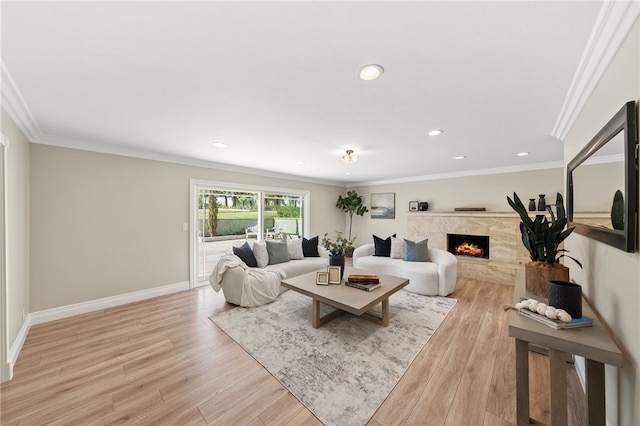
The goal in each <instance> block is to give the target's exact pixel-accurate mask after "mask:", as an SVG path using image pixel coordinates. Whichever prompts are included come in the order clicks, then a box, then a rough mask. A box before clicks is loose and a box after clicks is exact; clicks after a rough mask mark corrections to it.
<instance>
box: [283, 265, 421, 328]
mask: <svg viewBox="0 0 640 426" xmlns="http://www.w3.org/2000/svg"><path fill="white" fill-rule="evenodd" d="M349 274H373V275H378V276H379V277H380V284H381V286H380V287H378V288H376V289H375V290H372V291H364V290H358V289H357V288H353V287H349V286H346V285H345V284H344V281H345V280H346V278H347V276H349ZM281 284H282V286H283V287H286V288H288V289H290V290H293V291H296V292H298V293H301V294H304V295H305V296H309V297H310V298H311V299H312V310H311V325H312V326H313V328H318V327H320V326H321V325H323V324H326V323H327V322H329V321H331V320H332V319H334V318H335V317H337V316H339V315H341V314H343V313H344V312H349V313H351V314H353V315H357V316H359V317H362V318H365V319H367V320H369V321H372V322H375V323H376V324H380V325H383V326H385V327H386V326H388V325H389V296H391V295H392V294H393V293H395V292H396V291H398V290H400V289H401V288H402V287H404V286H406V285H407V284H409V280H408V279H406V278H400V277H394V276H392V275H384V274H378V273H373V272H369V271H363V270H361V269H355V268H350V267H347V268H346V269H345V272H344V279H343V280H342V282H341V283H340V284H330V285H318V284H316V273H315V272H310V273H308V274H304V275H298V276H297V277H293V278H285V279H284V280H282V282H281ZM320 303H324V304H325V305H329V306H333V307H334V308H337V309H338V310H336V311H333V312H331V313H330V314H327V315H325V316H323V317H321V316H320ZM379 303H382V315H381V316H378V315H375V314H373V313H370V312H368V311H369V310H370V309H371V308H373V307H374V306H376V305H377V304H379Z"/></svg>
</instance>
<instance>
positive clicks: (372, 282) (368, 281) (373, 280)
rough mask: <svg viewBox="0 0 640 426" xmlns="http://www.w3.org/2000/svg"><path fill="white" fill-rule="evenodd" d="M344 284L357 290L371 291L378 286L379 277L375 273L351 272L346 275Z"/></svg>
mask: <svg viewBox="0 0 640 426" xmlns="http://www.w3.org/2000/svg"><path fill="white" fill-rule="evenodd" d="M345 285H348V286H349V287H353V288H357V289H359V290H364V291H371V290H373V289H376V288H378V287H380V278H379V277H378V276H377V275H364V274H351V275H349V276H348V277H347V280H346V281H345Z"/></svg>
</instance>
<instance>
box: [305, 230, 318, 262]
mask: <svg viewBox="0 0 640 426" xmlns="http://www.w3.org/2000/svg"><path fill="white" fill-rule="evenodd" d="M302 254H303V255H304V257H320V254H319V253H318V236H317V235H316V236H315V237H313V238H309V239H308V240H307V239H306V238H303V239H302Z"/></svg>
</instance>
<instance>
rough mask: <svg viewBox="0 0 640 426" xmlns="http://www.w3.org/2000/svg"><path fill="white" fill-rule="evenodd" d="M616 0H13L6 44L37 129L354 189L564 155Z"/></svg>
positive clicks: (54, 136) (107, 148)
mask: <svg viewBox="0 0 640 426" xmlns="http://www.w3.org/2000/svg"><path fill="white" fill-rule="evenodd" d="M601 6H602V2H600V1H590V2H584V1H580V2H578V1H568V2H563V1H540V2H525V1H510V2H509V1H507V2H484V1H473V2H459V1H456V2H433V1H429V2H364V1H360V2H265V1H263V2H135V3H133V2H9V1H3V2H2V6H1V7H2V11H1V12H2V52H1V53H2V61H3V67H4V70H3V71H4V72H5V73H7V72H8V73H9V74H10V76H11V77H12V78H13V82H12V84H13V85H14V86H15V89H16V90H17V91H19V92H20V94H21V95H22V98H23V104H24V107H25V109H27V110H28V111H29V112H30V114H31V115H32V117H30V119H31V121H32V124H33V128H34V129H35V131H33V132H32V134H31V135H29V136H30V139H31V140H32V141H34V142H39V143H49V144H55V145H61V146H72V147H77V148H82V149H90V150H98V151H103V152H114V153H123V154H129V155H138V156H143V157H144V156H146V157H149V158H165V159H170V158H172V159H175V160H177V161H186V162H194V163H197V164H207V162H210V164H211V165H212V166H219V167H223V168H231V169H234V168H237V167H240V168H239V169H238V170H242V168H243V167H250V168H255V169H261V170H262V171H263V172H261V173H265V174H273V173H284V174H289V175H295V176H299V177H300V179H304V180H319V181H324V182H331V183H335V184H340V185H343V184H345V185H353V184H356V183H363V182H369V183H371V182H375V181H377V182H380V181H393V180H396V181H398V180H403V179H405V180H406V179H410V178H412V177H416V176H430V175H456V174H465V173H476V172H482V171H483V170H484V171H486V170H487V169H491V170H505V169H509V170H511V169H514V170H519V169H522V170H526V169H532V168H543V167H549V166H552V165H554V166H558V165H559V164H561V162H562V160H563V148H562V143H561V142H560V141H559V140H558V139H556V138H554V137H553V136H551V133H552V130H553V128H554V125H555V124H556V121H557V120H558V117H559V115H560V114H561V111H562V108H563V102H564V101H565V98H566V97H567V93H568V91H569V88H570V86H571V83H572V80H573V78H574V74H575V73H576V70H577V69H578V65H579V63H580V60H581V57H582V55H583V51H584V50H585V46H587V43H588V40H589V37H590V35H591V32H592V29H593V28H594V24H595V23H596V19H597V17H598V13H599V11H600V8H601ZM369 63H377V64H380V65H382V66H383V67H384V69H385V73H384V75H383V76H382V77H381V78H380V79H378V80H375V81H370V82H366V81H361V80H359V79H358V78H357V77H356V74H357V71H358V69H359V68H360V67H362V66H363V65H365V64H369ZM3 90H4V88H3ZM27 115H28V114H27ZM435 128H439V129H444V131H445V132H444V134H442V135H440V136H438V137H428V136H426V135H425V133H426V132H427V131H429V130H431V129H435ZM215 141H219V142H224V143H225V144H227V148H215V147H213V146H212V142H215ZM346 149H354V150H355V151H356V154H357V155H358V156H359V157H360V161H358V162H357V163H354V164H351V165H347V164H344V163H343V162H341V161H340V156H341V155H342V154H343V153H344V151H345V150H346ZM519 152H530V153H531V155H529V156H526V157H517V156H516V154H517V153H519ZM455 156H466V158H465V159H464V160H454V157H455ZM298 161H304V164H303V165H300V164H297V162H298ZM346 172H351V173H352V174H351V175H346V174H345V173H346Z"/></svg>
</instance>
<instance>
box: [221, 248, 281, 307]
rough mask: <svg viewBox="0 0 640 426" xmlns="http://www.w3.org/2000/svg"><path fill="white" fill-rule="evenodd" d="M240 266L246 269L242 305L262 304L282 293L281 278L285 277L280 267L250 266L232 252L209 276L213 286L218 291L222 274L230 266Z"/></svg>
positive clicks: (227, 254)
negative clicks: (262, 267) (261, 267)
mask: <svg viewBox="0 0 640 426" xmlns="http://www.w3.org/2000/svg"><path fill="white" fill-rule="evenodd" d="M235 267H240V268H242V269H243V270H244V277H243V279H242V293H241V297H240V306H245V307H252V306H260V305H264V304H265V303H269V302H272V301H274V300H275V299H276V298H277V297H278V295H279V294H280V280H281V279H282V278H285V274H284V272H283V271H281V270H279V269H260V268H249V267H248V266H247V265H246V264H245V263H244V262H243V261H242V260H241V259H240V258H239V257H238V256H236V255H235V254H231V253H226V254H224V255H222V257H221V258H220V260H218V263H216V266H215V267H214V268H213V272H211V275H210V276H209V283H210V284H211V287H213V289H214V290H215V291H216V292H218V291H220V288H221V287H220V283H221V282H222V276H223V275H224V273H225V271H226V270H227V269H229V268H235Z"/></svg>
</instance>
